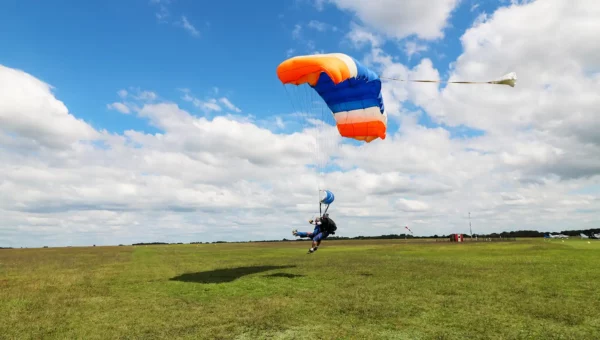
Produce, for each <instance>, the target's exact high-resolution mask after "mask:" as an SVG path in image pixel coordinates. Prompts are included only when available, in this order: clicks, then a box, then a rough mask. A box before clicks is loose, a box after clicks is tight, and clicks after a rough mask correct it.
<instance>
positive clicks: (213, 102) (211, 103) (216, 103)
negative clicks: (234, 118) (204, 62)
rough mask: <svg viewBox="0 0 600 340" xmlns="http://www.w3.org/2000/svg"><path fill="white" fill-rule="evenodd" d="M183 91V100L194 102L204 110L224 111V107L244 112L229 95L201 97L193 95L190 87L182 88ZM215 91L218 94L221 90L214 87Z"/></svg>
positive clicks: (208, 111)
mask: <svg viewBox="0 0 600 340" xmlns="http://www.w3.org/2000/svg"><path fill="white" fill-rule="evenodd" d="M181 91H182V92H183V97H182V99H183V100H185V101H187V102H190V103H192V104H193V105H194V106H196V107H198V108H200V109H202V110H203V111H204V112H207V113H210V112H222V111H224V108H225V110H229V111H233V112H236V113H240V112H242V110H241V109H240V108H239V107H237V106H235V105H234V104H233V103H232V102H231V100H229V99H228V98H227V97H220V98H207V99H199V98H196V97H194V96H193V95H191V91H190V90H189V89H181ZM213 92H214V94H218V92H219V91H218V89H214V91H213ZM223 107H224V108H223Z"/></svg>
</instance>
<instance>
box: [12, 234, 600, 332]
mask: <svg viewBox="0 0 600 340" xmlns="http://www.w3.org/2000/svg"><path fill="white" fill-rule="evenodd" d="M308 247H309V243H307V242H285V243H283V242H280V243H246V244H201V245H168V246H137V247H127V246H125V247H89V248H48V249H10V250H0V315H1V316H0V338H7V339H17V338H18V339H27V338H31V339H41V338H44V339H48V338H59V339H64V338H70V339H73V338H78V339H100V338H102V339H117V338H143V339H155V338H169V339H173V338H193V339H199V338H200V339H315V338H317V339H467V338H468V339H600V241H597V240H591V241H590V243H588V241H586V240H578V239H572V240H566V241H564V242H561V241H560V240H550V241H544V240H542V239H536V240H522V239H519V240H517V241H516V242H503V243H490V242H488V243H483V242H479V243H464V244H455V243H454V244H451V243H447V242H444V243H442V242H440V243H436V242H410V241H409V242H406V241H404V240H385V241H383V240H369V241H331V242H325V243H324V244H323V246H322V247H321V248H320V249H319V250H318V252H317V253H315V254H311V255H307V254H306V250H307V248H308Z"/></svg>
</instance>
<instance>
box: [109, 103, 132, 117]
mask: <svg viewBox="0 0 600 340" xmlns="http://www.w3.org/2000/svg"><path fill="white" fill-rule="evenodd" d="M106 107H107V108H108V109H110V110H113V109H114V110H117V111H119V112H121V113H125V114H127V113H130V112H131V110H129V108H128V107H127V105H125V104H123V103H117V102H115V103H112V104H107V105H106Z"/></svg>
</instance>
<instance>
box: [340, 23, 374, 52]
mask: <svg viewBox="0 0 600 340" xmlns="http://www.w3.org/2000/svg"><path fill="white" fill-rule="evenodd" d="M346 38H347V39H348V40H350V42H352V44H353V45H354V47H356V48H360V47H363V46H365V45H366V44H367V43H368V44H370V45H371V46H372V47H378V46H379V45H381V43H382V39H381V38H380V37H379V36H378V35H376V34H374V33H372V32H370V31H369V30H367V29H365V28H364V27H362V26H360V25H358V24H356V23H354V22H352V23H351V24H350V31H349V32H348V33H347V34H346Z"/></svg>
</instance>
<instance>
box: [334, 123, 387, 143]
mask: <svg viewBox="0 0 600 340" xmlns="http://www.w3.org/2000/svg"><path fill="white" fill-rule="evenodd" d="M337 128H338V131H339V132H340V135H342V136H343V137H347V138H354V139H357V140H362V141H366V142H367V143H369V142H371V141H373V140H374V139H377V138H381V139H385V124H383V122H382V121H379V120H377V121H372V122H362V123H352V124H338V126H337Z"/></svg>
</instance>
